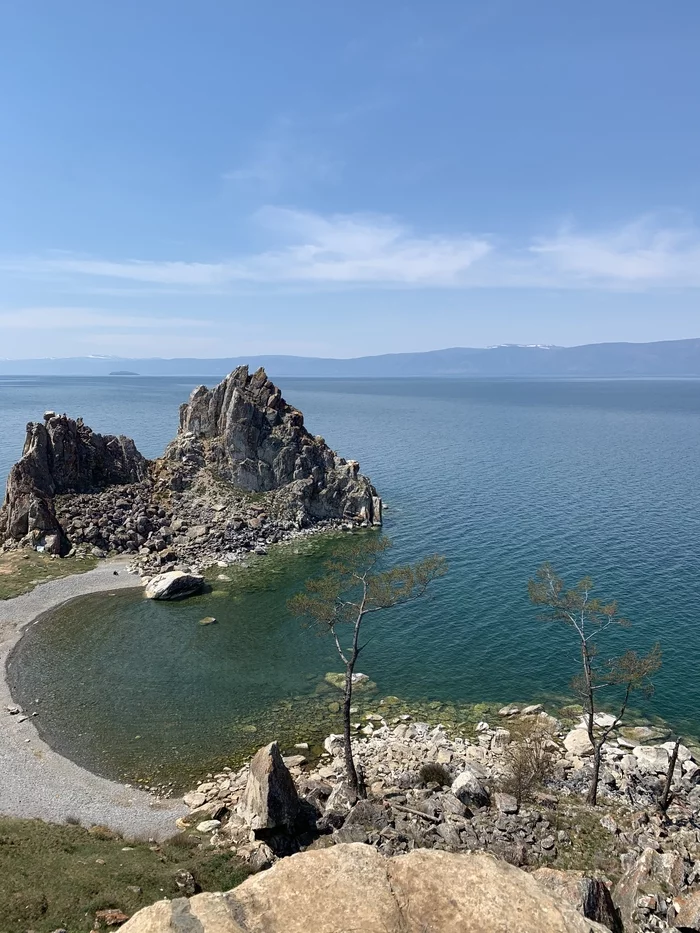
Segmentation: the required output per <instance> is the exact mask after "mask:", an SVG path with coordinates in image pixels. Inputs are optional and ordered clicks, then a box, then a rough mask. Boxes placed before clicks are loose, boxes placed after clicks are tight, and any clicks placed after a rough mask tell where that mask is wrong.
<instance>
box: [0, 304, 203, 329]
mask: <svg viewBox="0 0 700 933" xmlns="http://www.w3.org/2000/svg"><path fill="white" fill-rule="evenodd" d="M210 324H211V321H205V320H200V319H196V318H178V317H163V318H159V317H153V316H147V315H137V314H114V313H111V312H109V311H103V310H100V309H99V308H64V307H41V308H21V309H17V310H13V311H0V327H6V328H8V329H10V328H11V329H12V330H41V331H45V330H51V329H60V330H83V329H85V328H98V329H102V328H120V329H124V330H128V331H132V330H143V331H148V330H162V329H167V330H173V329H178V330H179V329H189V328H193V327H206V326H208V325H210Z"/></svg>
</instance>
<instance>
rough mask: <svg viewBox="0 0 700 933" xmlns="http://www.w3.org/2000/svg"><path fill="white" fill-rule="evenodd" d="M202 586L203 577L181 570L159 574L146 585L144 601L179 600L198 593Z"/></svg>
mask: <svg viewBox="0 0 700 933" xmlns="http://www.w3.org/2000/svg"><path fill="white" fill-rule="evenodd" d="M203 586H204V577H201V576H200V575H199V574H196V573H185V572H184V571H182V570H171V571H170V572H169V573H159V574H158V575H157V576H155V577H153V579H152V580H151V581H150V582H149V583H148V584H147V585H146V589H145V590H144V595H145V596H146V599H181V598H182V597H183V596H191V595H192V594H193V593H199V591H200V590H201V589H202V587H203Z"/></svg>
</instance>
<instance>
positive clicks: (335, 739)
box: [323, 732, 344, 755]
mask: <svg viewBox="0 0 700 933" xmlns="http://www.w3.org/2000/svg"><path fill="white" fill-rule="evenodd" d="M343 741H344V740H343V736H342V735H337V734H336V733H334V732H332V733H331V734H330V735H328V736H326V738H325V739H324V740H323V747H324V748H325V750H326V751H327V752H328V754H329V755H335V754H336V753H337V752H338V751H339V749H342V748H343Z"/></svg>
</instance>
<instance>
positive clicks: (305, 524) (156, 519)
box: [0, 366, 382, 575]
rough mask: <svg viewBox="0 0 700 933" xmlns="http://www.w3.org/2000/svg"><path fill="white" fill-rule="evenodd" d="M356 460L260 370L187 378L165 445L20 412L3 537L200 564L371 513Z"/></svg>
mask: <svg viewBox="0 0 700 933" xmlns="http://www.w3.org/2000/svg"><path fill="white" fill-rule="evenodd" d="M381 520H382V503H381V499H380V498H379V497H378V495H377V493H376V490H375V489H374V487H373V486H372V484H371V483H370V481H369V480H368V479H367V478H366V477H365V476H363V475H362V474H361V473H360V472H359V464H358V463H357V462H356V461H354V460H345V459H344V458H342V457H340V456H338V455H337V454H336V453H335V452H334V451H333V450H331V449H330V448H329V447H328V445H327V444H326V442H325V441H324V439H323V438H322V437H317V436H313V435H311V434H310V433H309V432H308V431H307V429H306V427H305V426H304V418H303V415H302V414H301V412H299V411H298V410H297V409H295V408H293V407H292V406H291V405H289V404H287V402H286V401H285V400H284V398H283V397H282V394H281V392H280V390H279V388H277V386H275V385H273V383H272V382H271V381H270V380H269V379H268V378H267V376H266V374H265V372H264V371H263V370H258V371H257V372H255V373H253V374H252V375H251V374H249V372H248V369H247V367H245V366H241V367H239V368H238V369H236V370H235V371H234V372H232V373H231V374H230V375H229V376H227V377H226V378H225V379H224V380H223V381H222V382H221V383H220V384H219V385H218V386H216V387H215V388H213V389H207V388H206V387H205V386H200V387H199V388H197V389H195V390H194V392H193V393H192V395H191V396H190V399H189V401H188V402H186V403H185V404H183V405H182V406H181V408H180V427H179V429H178V433H177V436H176V437H175V439H174V440H173V441H172V442H171V443H170V444H169V445H168V447H167V449H166V451H165V453H164V455H163V456H162V457H160V458H158V459H156V460H150V461H149V460H147V459H146V458H144V457H143V456H142V455H141V454H140V453H139V451H138V450H137V448H136V445H135V444H134V442H133V441H132V440H131V439H130V438H126V437H114V436H111V435H104V436H103V435H100V434H97V433H95V432H94V431H92V430H91V429H90V428H89V427H87V426H86V425H85V424H83V422H82V420H80V419H77V420H73V419H71V418H69V417H68V416H67V415H59V414H56V413H55V412H52V411H48V412H46V413H45V415H44V421H43V423H30V424H29V425H27V436H26V440H25V444H24V450H23V453H22V457H21V459H20V460H19V461H18V462H17V463H16V464H15V465H14V466H13V467H12V469H11V471H10V474H9V478H8V481H7V491H6V495H5V501H4V504H3V506H2V509H1V510H0V548H2V549H4V550H8V549H13V548H17V547H33V548H36V549H37V550H41V551H45V552H46V553H48V554H51V555H57V556H65V555H68V554H70V555H78V556H80V555H81V554H92V555H94V556H95V557H104V556H107V555H108V554H110V555H119V554H127V555H129V556H130V557H131V558H132V567H133V569H135V570H138V571H139V572H141V573H142V574H147V575H153V574H159V573H162V572H170V571H176V570H177V571H184V572H189V571H191V570H195V571H196V570H199V569H202V568H204V567H206V566H210V565H212V564H215V563H221V564H225V563H231V562H234V561H236V560H238V559H239V558H240V557H241V555H243V554H246V553H248V552H250V551H255V552H257V553H265V551H266V550H267V548H268V547H269V546H270V545H271V544H274V543H277V542H279V541H283V540H285V539H287V538H290V537H294V536H296V535H299V534H308V533H309V532H310V531H312V530H317V529H320V528H329V527H345V528H354V527H357V526H368V525H379V524H381Z"/></svg>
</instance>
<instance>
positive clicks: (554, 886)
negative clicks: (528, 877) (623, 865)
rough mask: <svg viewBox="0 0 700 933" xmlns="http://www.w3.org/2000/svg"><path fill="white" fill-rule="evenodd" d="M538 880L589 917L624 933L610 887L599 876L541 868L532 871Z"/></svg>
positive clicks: (548, 889) (615, 931)
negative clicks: (591, 876)
mask: <svg viewBox="0 0 700 933" xmlns="http://www.w3.org/2000/svg"><path fill="white" fill-rule="evenodd" d="M532 877H533V878H535V880H536V881H537V883H538V884H540V885H542V887H543V888H545V889H546V890H547V891H550V892H551V893H552V894H554V895H556V896H557V897H560V898H562V900H566V901H568V902H569V903H570V904H571V906H572V907H573V908H574V909H575V910H576V911H578V913H580V914H582V915H583V916H584V917H587V918H588V919H589V920H596V921H597V922H598V923H601V924H602V925H603V926H604V927H606V928H607V929H608V930H610V931H611V933H623V926H622V919H621V917H620V914H619V911H618V910H617V908H616V907H615V905H614V903H613V900H612V897H611V896H610V891H608V889H607V887H606V886H605V884H604V883H603V882H602V881H600V879H598V878H588V877H586V876H585V875H584V873H583V872H582V871H563V870H559V869H555V868H538V869H537V871H534V872H533V873H532Z"/></svg>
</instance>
